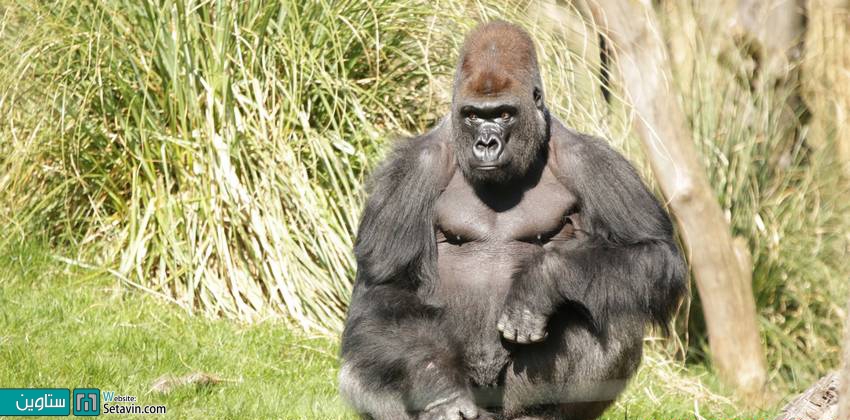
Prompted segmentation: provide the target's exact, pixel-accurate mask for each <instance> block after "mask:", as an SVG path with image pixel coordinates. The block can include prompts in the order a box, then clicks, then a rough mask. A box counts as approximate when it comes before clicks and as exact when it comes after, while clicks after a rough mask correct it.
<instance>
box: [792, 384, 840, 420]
mask: <svg viewBox="0 0 850 420" xmlns="http://www.w3.org/2000/svg"><path fill="white" fill-rule="evenodd" d="M838 382H839V380H838V374H836V373H830V374H829V375H826V376H824V377H823V378H821V379H820V380H819V381H817V382H816V383H815V384H814V385H812V386H811V387H809V389H807V390H806V391H804V392H803V393H802V394H800V395H798V396H797V397H796V398H794V399H793V400H791V402H789V403H788V404H787V405H786V406H785V407H784V408H782V411H781V412H780V413H779V415H778V416H777V417H776V419H775V420H838V419H843V420H847V417H839V415H838Z"/></svg>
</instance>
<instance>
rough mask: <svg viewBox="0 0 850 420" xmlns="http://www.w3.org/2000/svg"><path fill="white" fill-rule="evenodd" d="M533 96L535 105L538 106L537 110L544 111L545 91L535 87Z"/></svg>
mask: <svg viewBox="0 0 850 420" xmlns="http://www.w3.org/2000/svg"><path fill="white" fill-rule="evenodd" d="M532 94H533V95H534V104H535V105H537V109H539V110H541V111H542V110H543V91H542V90H541V89H540V88H539V87H537V86H535V87H534V92H533V93H532Z"/></svg>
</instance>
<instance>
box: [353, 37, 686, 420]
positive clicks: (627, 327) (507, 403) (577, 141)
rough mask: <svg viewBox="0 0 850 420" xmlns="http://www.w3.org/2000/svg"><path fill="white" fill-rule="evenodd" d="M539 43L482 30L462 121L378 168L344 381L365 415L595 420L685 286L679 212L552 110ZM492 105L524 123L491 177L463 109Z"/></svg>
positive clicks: (473, 46)
mask: <svg viewBox="0 0 850 420" xmlns="http://www.w3.org/2000/svg"><path fill="white" fill-rule="evenodd" d="M490 41H493V43H490ZM492 45H509V46H511V47H512V48H510V49H509V51H508V52H506V53H502V52H499V51H498V50H497V49H495V47H492ZM529 45H531V42H530V38H528V35H527V34H525V32H524V31H522V30H521V29H518V28H517V27H515V26H512V25H509V24H505V23H496V24H489V25H484V26H483V27H481V28H479V29H478V30H477V31H475V32H473V33H472V34H471V35H470V37H469V38H468V41H467V44H466V45H465V47H464V52H462V56H463V57H465V58H464V62H465V63H466V64H468V65H467V66H462V65H459V69H458V71H459V72H468V73H469V74H468V75H466V76H461V75H459V76H458V78H457V79H456V85H455V96H454V105H453V107H452V114H451V115H450V116H448V117H446V118H444V119H443V120H442V121H441V122H440V123H439V124H438V125H437V127H435V128H434V129H433V130H432V131H431V132H429V133H427V134H424V135H422V136H420V137H416V138H413V139H410V140H406V141H402V142H400V143H399V144H397V145H396V147H395V149H394V150H393V151H392V153H391V154H390V155H389V156H388V158H387V159H386V161H385V163H384V164H383V165H382V166H381V167H380V168H379V169H378V170H377V171H376V173H375V174H374V175H373V178H372V183H371V185H370V189H369V198H368V200H367V203H366V207H365V209H364V212H363V217H362V220H361V224H360V228H359V231H358V235H357V241H356V244H355V254H356V257H357V264H358V266H357V278H356V279H355V285H354V292H353V295H352V300H351V306H350V307H349V312H348V317H347V320H346V324H345V330H344V332H343V338H342V358H343V368H342V371H341V374H340V388H341V392H342V393H343V394H344V395H345V396H346V398H347V399H348V400H349V401H350V402H351V403H352V405H353V406H354V407H355V409H357V410H358V412H360V413H361V414H362V415H363V416H364V417H366V418H372V419H375V420H405V419H414V418H416V419H428V420H430V419H435V420H436V419H445V420H450V419H461V418H488V417H491V416H492V417H493V418H504V419H515V418H516V419H518V418H528V419H562V418H568V419H592V418H595V417H597V416H599V415H601V413H602V411H603V410H604V409H605V408H606V407H607V406H608V405H610V403H611V402H612V401H613V399H614V398H615V397H616V395H617V394H618V393H619V392H621V391H622V389H623V387H624V386H625V384H626V381H627V380H628V378H629V377H630V376H631V375H632V374H633V373H634V371H635V369H636V368H637V365H638V363H639V361H640V355H641V347H642V338H643V331H644V329H645V327H646V326H647V325H649V324H652V323H654V324H657V325H660V326H666V323H667V322H668V321H669V319H670V317H671V316H672V313H673V312H674V311H675V309H676V307H677V305H678V303H679V300H680V298H681V296H682V295H683V294H684V293H685V292H686V287H685V276H686V268H685V265H684V262H683V260H682V257H681V255H680V252H679V250H678V248H677V246H676V244H675V241H674V239H673V227H672V224H671V222H670V219H669V217H668V215H667V213H666V212H665V211H664V209H663V208H662V207H661V205H660V204H659V203H658V201H657V200H656V198H655V197H654V196H653V195H652V194H651V193H650V192H649V191H648V189H647V188H646V186H645V185H644V183H643V182H642V181H641V180H640V178H639V176H638V175H637V172H636V171H635V170H634V168H633V167H632V166H631V165H630V164H629V163H628V162H627V161H626V160H625V159H624V158H623V157H622V156H620V155H619V154H618V153H616V152H615V151H614V150H612V149H611V148H610V147H608V145H607V144H606V143H605V142H603V141H602V140H599V139H595V138H591V137H588V136H584V135H580V134H578V133H575V132H573V131H570V130H568V129H566V128H564V127H563V126H562V125H561V123H560V122H558V121H557V119H555V118H554V117H551V116H549V114H548V111H547V110H546V109H545V106H544V105H543V104H542V90H541V88H540V86H539V76H538V75H537V69H536V57H534V54H533V49H532V50H531V51H530V52H529V51H524V50H523V48H528V46H529ZM491 51H496V52H495V53H493V54H495V55H494V56H493V57H490V56H488V57H490V60H489V61H487V62H486V63H485V64H481V60H479V58H480V56H481V55H482V54H490V52H491ZM499 54H501V55H499ZM500 60H501V61H502V62H503V61H511V60H513V61H516V60H526V61H527V62H525V63H522V62H521V63H514V64H513V65H512V66H508V67H504V68H498V63H499V62H500ZM469 63H473V64H469ZM492 63H496V64H492ZM493 65H496V66H497V68H491V67H492V66H493ZM476 66H479V67H480V66H485V68H484V69H483V70H482V69H481V68H479V67H476ZM487 66H490V67H487ZM517 69H519V70H517ZM488 72H489V73H488ZM481 74H484V76H481ZM503 74H507V75H508V76H510V75H514V76H517V77H519V78H516V77H515V78H514V79H510V78H507V79H503V78H501V75H503ZM493 75H496V76H493ZM527 75H532V76H531V77H530V79H531V80H525V79H523V77H526V76H527ZM482 77H483V79H482ZM487 77H490V78H494V79H493V80H490V79H487ZM527 79H528V77H527ZM464 80H470V82H469V83H472V84H473V86H472V87H469V86H467V85H464V83H465V82H464ZM493 86H497V87H501V88H502V89H503V90H501V91H497V94H495V95H494V94H492V92H491V91H490V90H487V89H491V88H492V87H493ZM476 89H478V90H481V89H484V90H487V94H486V95H485V96H476V95H478V94H476V93H475V92H476ZM494 101H495V102H496V104H497V105H498V104H500V103H510V104H514V105H516V106H518V110H519V114H518V115H521V116H522V120H521V123H519V124H515V125H512V126H511V127H512V128H511V129H510V131H508V130H505V131H504V132H505V133H508V132H510V138H508V135H507V134H506V135H505V137H504V138H502V139H501V141H504V142H505V143H506V144H507V145H508V146H509V147H505V148H504V152H503V153H504V156H502V157H500V159H502V160H503V161H504V162H508V163H509V164H506V165H504V167H503V168H501V169H499V170H498V171H491V172H487V174H486V175H482V174H481V173H480V171H476V169H475V167H474V165H470V164H469V163H470V162H472V159H474V158H473V156H472V155H471V154H470V152H469V151H470V148H471V147H472V146H471V143H470V140H469V139H470V138H472V137H473V136H475V135H476V133H475V132H474V130H473V131H471V132H470V131H469V130H470V128H469V127H472V126H471V125H470V126H467V128H464V129H461V128H460V126H459V125H461V124H463V123H464V122H463V115H460V106H459V104H465V103H479V104H481V103H485V104H486V105H487V106H490V105H492V104H493V103H494ZM499 101H502V102H499ZM447 197H452V198H450V199H449V198H447ZM511 212H513V213H511ZM560 212H563V217H562V218H560V219H559V218H557V217H555V218H553V217H552V215H553V214H554V215H556V216H557V215H560V214H561V213H560ZM512 215H513V216H512ZM509 216H510V217H509ZM494 220H495V221H498V220H503V222H493V221H494ZM559 220H560V222H559ZM494 223H495V224H494ZM553 223H555V224H553ZM550 225H551V226H550ZM526 231H528V232H531V233H532V236H531V237H530V238H526V237H524V236H522V235H525V233H523V232H526ZM535 233H536V238H535ZM494 255H495V256H497V257H494ZM494 258H496V259H494ZM499 258H505V259H510V261H507V262H506V261H500V259H499ZM514 261H515V262H514ZM493 264H496V265H498V264H502V265H504V266H505V267H512V268H511V269H512V270H513V273H512V274H511V272H508V273H506V274H503V273H504V271H505V270H503V269H502V266H501V265H500V266H497V267H494V266H493ZM470 267H472V268H470ZM482 273H483V274H482ZM488 282H491V283H492V284H490V283H488ZM482 284H483V286H482ZM497 321H498V322H497ZM500 332H501V333H500Z"/></svg>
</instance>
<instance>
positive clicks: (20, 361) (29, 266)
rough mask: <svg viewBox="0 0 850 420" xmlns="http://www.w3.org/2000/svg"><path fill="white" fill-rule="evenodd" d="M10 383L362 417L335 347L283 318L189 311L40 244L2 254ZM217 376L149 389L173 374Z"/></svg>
mask: <svg viewBox="0 0 850 420" xmlns="http://www.w3.org/2000/svg"><path fill="white" fill-rule="evenodd" d="M0 267H3V268H4V270H3V273H2V274H0V308H3V310H2V311H0V387H68V388H75V387H96V388H100V389H101V390H113V391H116V393H118V394H122V395H134V396H136V397H137V399H138V401H139V404H141V405H160V404H162V405H165V406H166V407H167V408H168V413H169V417H172V418H197V419H207V418H285V419H350V418H353V417H352V416H351V415H350V413H349V412H348V410H347V409H346V408H345V406H344V405H343V404H342V402H341V401H340V400H339V398H338V397H337V396H336V390H335V383H336V380H335V378H336V373H335V372H336V366H337V362H336V359H337V357H336V353H337V349H336V345H335V344H334V343H333V342H332V341H330V340H328V339H327V338H305V337H303V336H301V335H298V334H294V333H291V332H290V331H289V330H288V329H287V328H285V327H284V325H283V324H282V323H280V322H273V321H267V322H261V323H257V324H255V325H246V324H241V323H238V322H233V321H226V320H210V319H205V318H203V317H192V316H188V315H187V314H186V313H185V312H183V311H181V310H180V309H179V308H177V307H175V306H174V305H170V304H167V303H165V302H163V301H162V300H159V299H157V298H154V297H152V296H150V295H148V294H144V293H139V292H133V291H128V290H127V289H126V288H125V287H122V286H121V285H120V284H118V283H117V282H116V281H115V280H114V279H112V278H110V277H107V276H104V275H103V274H93V273H88V274H87V273H84V272H81V271H80V270H78V269H69V268H67V266H64V264H62V263H59V262H57V261H56V260H54V259H53V258H52V257H50V256H48V255H46V254H44V253H40V252H37V251H36V252H32V251H22V252H15V253H14V254H12V255H6V256H3V257H2V258H0ZM194 372H205V373H208V374H211V375H215V376H217V377H219V378H221V379H222V380H223V382H221V383H220V384H217V385H204V386H194V385H187V386H185V387H181V388H176V389H175V390H174V391H172V392H170V393H168V394H160V393H150V392H149V391H150V389H151V386H152V385H153V383H154V382H155V381H156V380H157V379H158V378H160V377H162V376H163V375H176V376H182V375H185V374H189V373H194Z"/></svg>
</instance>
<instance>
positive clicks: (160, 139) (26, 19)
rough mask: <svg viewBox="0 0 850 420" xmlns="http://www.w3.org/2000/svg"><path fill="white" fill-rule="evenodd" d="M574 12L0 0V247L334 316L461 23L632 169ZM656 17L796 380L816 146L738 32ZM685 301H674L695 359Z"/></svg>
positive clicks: (806, 314)
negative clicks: (369, 197) (522, 41)
mask: <svg viewBox="0 0 850 420" xmlns="http://www.w3.org/2000/svg"><path fill="white" fill-rule="evenodd" d="M578 16H579V13H578V11H576V10H572V9H569V8H563V7H556V6H553V5H547V4H545V3H544V4H539V3H534V4H527V3H525V2H493V3H489V2H472V3H469V2H460V1H454V0H449V1H439V2H437V3H434V2H425V1H411V2H405V3H403V4H397V3H396V2H391V1H379V0H366V1H341V2H330V1H310V2H291V3H288V2H270V1H256V2H237V1H228V0H219V1H215V0H203V1H189V0H166V1H157V2H154V1H150V0H141V1H124V0H118V1H109V2H107V1H102V0H84V1H79V2H71V1H59V2H50V3H30V2H24V1H15V0H0V224H2V226H3V229H4V231H6V232H8V234H7V235H5V236H4V239H0V245H9V244H11V243H14V242H21V241H29V240H32V238H34V237H41V238H48V239H49V240H50V241H51V242H52V243H54V244H61V245H63V246H65V247H66V248H63V249H74V250H75V252H76V253H77V254H76V255H74V256H73V259H76V260H80V261H82V262H85V263H86V264H91V265H95V266H99V267H103V268H107V269H109V270H111V272H112V273H113V274H115V276H116V277H117V278H119V279H121V280H122V281H123V282H125V283H126V284H129V285H136V286H137V287H139V288H144V289H147V290H150V291H153V292H155V293H159V294H162V295H165V296H169V297H170V298H172V299H173V300H174V301H175V302H176V303H177V304H178V305H180V306H182V307H184V308H185V309H186V310H187V311H191V312H199V313H203V314H206V315H208V316H225V317H232V318H237V319H242V320H249V321H258V320H262V319H266V318H269V317H277V316H279V315H281V314H283V315H284V317H283V319H286V320H291V321H293V322H294V323H296V324H298V325H299V326H301V327H303V328H306V329H308V330H313V331H320V332H326V333H332V332H335V331H338V329H339V328H340V325H341V317H342V314H343V312H344V308H345V304H346V301H347V297H348V293H349V288H350V281H351V278H352V274H353V267H354V262H353V256H352V254H351V247H352V236H353V232H354V230H355V228H356V223H357V216H358V214H359V209H360V205H361V201H362V193H361V191H362V185H363V181H364V177H365V176H366V174H367V173H368V172H369V169H370V167H371V165H373V164H374V163H375V162H376V161H377V160H378V159H379V158H380V156H381V154H382V151H383V150H384V149H385V145H386V143H387V141H388V140H389V139H390V138H392V137H393V136H395V135H404V134H408V133H411V132H416V131H420V130H423V129H425V128H426V127H427V126H429V125H430V124H431V123H433V122H434V121H435V120H436V119H437V118H439V116H440V115H441V114H442V113H443V112H445V110H446V109H447V104H448V102H449V100H450V97H449V89H450V85H451V75H452V72H453V65H454V59H455V57H456V50H457V46H458V44H459V43H460V42H461V39H462V34H463V33H464V32H465V31H466V30H467V29H468V28H470V27H471V26H473V25H474V24H475V22H476V21H480V20H489V19H495V18H503V19H508V20H511V21H516V22H518V23H520V24H523V25H524V26H526V27H527V28H529V29H530V30H531V32H532V33H533V35H534V37H535V38H536V39H537V42H538V50H539V51H538V52H539V55H540V61H541V64H542V67H543V68H542V71H543V73H544V81H545V86H546V90H547V93H548V100H549V102H550V105H551V107H552V109H553V112H554V113H555V114H556V115H558V116H559V117H560V118H562V119H563V120H565V121H566V122H567V123H568V124H569V125H572V126H574V127H576V128H578V129H579V130H582V131H586V132H590V133H592V134H596V135H600V136H603V137H606V138H608V139H611V141H612V143H613V144H614V145H615V147H617V148H619V149H620V150H622V151H624V152H625V153H626V154H627V155H629V156H630V157H631V158H632V159H633V160H634V161H635V162H636V163H637V164H638V166H639V167H640V168H641V170H642V172H643V173H644V175H645V176H646V177H647V179H650V176H651V174H650V172H649V171H648V168H647V165H644V164H643V161H642V156H641V153H640V150H639V148H638V147H636V145H637V144H638V143H637V142H636V141H635V139H633V138H632V137H630V134H629V127H630V123H631V118H632V117H631V113H630V110H629V108H628V105H627V103H626V102H625V101H623V100H622V99H621V98H620V97H619V96H618V89H617V86H616V83H614V84H613V85H612V87H611V88H612V93H613V95H614V96H613V100H612V103H607V102H605V100H604V98H603V97H602V95H601V93H600V81H599V76H598V75H599V65H600V64H599V51H598V46H597V35H596V33H595V31H594V28H593V26H592V23H588V22H585V21H584V20H583V19H581V18H579V17H578ZM660 16H661V17H662V19H663V22H664V26H665V30H666V31H667V33H668V34H675V36H677V37H679V38H678V39H680V40H681V41H682V42H681V43H680V44H677V45H684V46H685V47H686V48H685V49H684V51H685V52H686V56H687V57H686V59H685V60H684V61H677V63H685V64H688V65H681V66H678V65H677V68H676V80H675V81H674V82H675V83H676V84H677V85H678V86H679V87H680V89H681V92H682V103H683V106H684V108H685V110H686V112H687V114H688V115H689V118H690V123H691V125H692V127H693V130H694V135H695V141H696V142H697V144H698V147H699V150H700V151H701V153H702V157H703V161H704V163H705V164H706V167H707V168H708V169H709V173H710V177H711V180H712V184H713V185H714V186H715V188H716V192H717V195H718V198H719V200H720V202H721V205H722V206H723V208H724V209H725V210H726V211H727V214H728V217H729V220H730V222H731V223H732V226H733V230H734V233H735V234H736V235H739V236H742V237H744V238H745V239H746V240H747V242H748V244H749V246H750V249H751V251H752V254H753V258H754V262H755V269H756V271H755V284H754V288H755V292H756V296H757V299H758V305H759V308H760V311H761V315H762V320H763V323H762V326H763V328H764V329H763V331H764V338H765V341H766V344H767V349H768V352H769V359H770V363H771V365H772V367H773V370H772V371H773V372H774V373H775V375H778V376H781V377H782V378H784V379H791V380H795V379H801V380H808V379H809V378H811V377H813V376H814V375H816V374H817V373H818V372H820V371H822V370H823V369H825V368H826V367H829V366H832V365H834V364H835V362H836V360H837V353H836V350H837V342H838V338H839V332H840V329H839V328H837V326H838V325H839V321H840V320H839V318H840V317H841V313H840V312H839V311H840V309H839V307H840V305H841V303H842V302H844V301H845V300H844V299H843V298H844V296H845V293H846V289H847V286H846V284H847V278H848V273H850V268H848V263H847V261H846V252H847V251H846V241H847V238H846V237H845V236H844V235H845V233H846V232H847V228H848V226H850V222H848V220H847V216H846V214H847V212H846V207H845V201H846V200H842V195H843V194H846V192H847V190H846V187H845V186H844V185H845V184H843V183H842V181H841V180H840V179H839V178H838V170H837V168H838V166H837V164H836V162H834V160H833V157H832V155H831V153H829V151H828V150H829V149H828V148H814V147H810V143H812V140H814V139H812V138H810V135H811V134H810V133H809V132H808V131H807V129H806V119H805V118H804V117H805V115H804V114H802V113H801V112H800V111H799V109H795V108H793V107H792V108H788V100H787V99H788V98H789V97H790V96H791V95H792V94H793V92H794V86H793V85H792V86H788V85H783V86H776V85H772V84H768V83H763V84H756V85H754V86H748V85H747V84H742V83H741V80H742V78H744V79H746V78H747V77H748V73H747V72H748V71H750V70H749V69H750V67H748V63H747V62H746V59H747V57H746V56H744V54H743V51H744V49H742V48H739V46H737V45H735V44H734V43H733V42H732V39H731V38H729V36H728V35H727V34H726V32H725V31H723V30H719V29H717V28H716V27H712V26H711V21H710V19H708V18H706V17H705V16H704V14H703V12H701V11H698V10H692V9H691V8H687V7H683V8H681V9H679V10H678V11H677V13H663V14H661V15H660ZM695 22H701V23H700V25H695ZM694 28H703V29H694ZM828 41H829V40H825V42H828ZM827 50H828V49H827ZM679 52H681V51H679ZM721 52H722V53H723V54H721ZM729 57H738V58H740V60H738V61H736V60H729ZM809 112H818V110H817V109H810V110H809ZM836 124H847V122H846V121H844V122H840V121H837V122H836ZM821 135H823V136H827V135H828V133H827V134H821ZM817 141H818V144H829V142H830V141H832V139H831V138H818V139H817ZM705 246H711V244H706V245H705ZM697 309H698V306H695V307H693V308H692V311H691V314H683V317H684V318H686V319H689V320H691V321H692V322H691V323H690V325H691V328H690V332H691V334H690V336H689V339H690V344H691V350H692V351H691V352H690V354H691V355H696V356H697V357H696V359H699V357H698V356H699V355H700V352H701V349H703V348H704V347H703V339H704V335H703V333H702V329H701V326H700V322H699V312H698V310H697ZM683 333H684V330H683Z"/></svg>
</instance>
